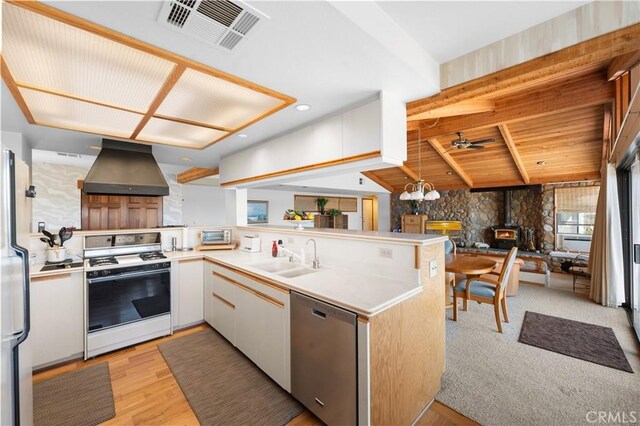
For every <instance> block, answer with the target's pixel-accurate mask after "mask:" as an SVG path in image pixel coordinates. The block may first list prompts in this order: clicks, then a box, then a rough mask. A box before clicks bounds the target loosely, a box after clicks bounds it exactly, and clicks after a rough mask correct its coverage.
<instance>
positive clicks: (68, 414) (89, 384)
mask: <svg viewBox="0 0 640 426" xmlns="http://www.w3.org/2000/svg"><path fill="white" fill-rule="evenodd" d="M115 415H116V410H115V407H114V404H113V392H112V390H111V377H110V376H109V366H108V364H107V363H106V362H102V363H100V364H97V365H93V366H91V367H85V368H82V369H80V370H76V371H72V372H70V373H65V374H61V375H60V376H56V377H53V378H51V379H46V380H43V381H41V382H37V383H34V385H33V423H34V425H36V426H38V425H42V426H56V425H61V426H62V425H64V426H68V425H74V426H84V425H86V426H91V425H97V424H100V423H102V422H105V421H107V420H109V419H111V418H113V417H115Z"/></svg>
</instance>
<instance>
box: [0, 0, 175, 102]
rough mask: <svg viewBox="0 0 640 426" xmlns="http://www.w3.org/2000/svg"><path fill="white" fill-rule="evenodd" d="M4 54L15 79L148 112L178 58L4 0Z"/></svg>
mask: <svg viewBox="0 0 640 426" xmlns="http://www.w3.org/2000/svg"><path fill="white" fill-rule="evenodd" d="M2 41H3V51H2V54H3V56H4V58H5V59H6V61H7V65H8V67H9V70H10V71H11V74H12V75H13V78H14V80H15V81H16V83H17V84H18V85H20V84H24V85H29V86H35V87H38V88H43V89H46V90H49V91H54V92H61V93H64V94H69V95H73V96H76V97H80V98H83V99H88V100H92V101H96V102H101V103H105V104H110V105H117V106H119V107H122V108H127V109H131V110H134V111H139V112H146V111H147V109H148V108H149V105H150V104H151V102H152V101H153V99H154V98H155V96H156V94H157V93H158V91H159V90H160V89H161V87H162V86H163V84H164V83H165V81H166V79H167V77H168V76H169V74H170V73H171V71H172V69H173V68H174V66H175V64H174V63H172V62H170V61H167V60H165V59H162V58H160V57H158V56H155V55H151V54H148V53H145V52H142V51H140V50H138V49H134V48H132V47H129V46H126V45H124V44H121V43H118V42H115V41H112V40H110V39H108V38H105V37H101V36H98V35H96V34H93V33H90V32H88V31H85V30H82V29H79V28H76V27H74V26H71V25H67V24H64V23H62V22H59V21H56V20H54V19H51V18H48V17H45V16H42V15H39V14H37V13H33V12H30V11H28V10H25V9H22V8H20V7H17V6H14V5H11V4H8V3H4V2H3V3H2Z"/></svg>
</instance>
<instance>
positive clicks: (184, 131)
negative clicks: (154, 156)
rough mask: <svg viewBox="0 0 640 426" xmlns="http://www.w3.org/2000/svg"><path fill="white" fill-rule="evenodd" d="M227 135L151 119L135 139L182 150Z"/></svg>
mask: <svg viewBox="0 0 640 426" xmlns="http://www.w3.org/2000/svg"><path fill="white" fill-rule="evenodd" d="M227 134H228V133H227V132H223V131H220V130H215V129H209V128H207V127H200V126H192V125H190V124H184V123H178V122H175V121H169V120H163V119H160V118H152V119H151V120H149V122H148V123H147V125H146V126H144V128H143V129H142V131H141V132H140V134H139V135H138V137H137V138H136V139H139V140H141V141H146V142H159V143H164V144H169V145H175V146H180V147H184V148H202V147H204V146H207V145H209V144H211V143H212V142H215V141H217V140H218V139H221V138H223V137H225V136H226V135H227Z"/></svg>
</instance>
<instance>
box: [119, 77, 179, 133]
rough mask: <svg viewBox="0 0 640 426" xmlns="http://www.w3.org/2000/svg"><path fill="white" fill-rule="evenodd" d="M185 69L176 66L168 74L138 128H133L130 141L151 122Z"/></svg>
mask: <svg viewBox="0 0 640 426" xmlns="http://www.w3.org/2000/svg"><path fill="white" fill-rule="evenodd" d="M186 69H187V67H186V66H184V65H182V64H176V65H175V66H174V67H173V70H172V71H171V74H169V77H167V79H166V80H165V82H164V84H163V85H162V87H161V88H160V90H159V91H158V93H157V94H156V97H155V98H154V99H153V102H151V105H149V109H148V110H147V113H146V114H145V115H144V117H142V120H140V122H139V123H138V126H137V127H136V128H135V130H134V131H133V133H132V134H131V137H130V139H135V138H137V137H138V135H139V134H140V132H141V131H142V129H143V128H144V126H146V125H147V123H148V122H149V120H151V117H153V114H155V113H156V111H157V110H158V108H160V104H162V101H164V99H165V98H166V97H167V95H168V94H169V92H170V91H171V89H173V86H175V85H176V83H177V82H178V80H179V79H180V77H181V76H182V74H184V72H185V71H186Z"/></svg>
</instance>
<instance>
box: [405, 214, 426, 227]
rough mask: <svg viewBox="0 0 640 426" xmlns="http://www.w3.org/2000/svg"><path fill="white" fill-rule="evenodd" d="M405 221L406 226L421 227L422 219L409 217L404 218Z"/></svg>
mask: <svg viewBox="0 0 640 426" xmlns="http://www.w3.org/2000/svg"><path fill="white" fill-rule="evenodd" d="M403 219H404V223H405V224H406V225H420V220H421V219H422V217H420V216H413V215H407V216H403Z"/></svg>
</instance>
